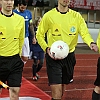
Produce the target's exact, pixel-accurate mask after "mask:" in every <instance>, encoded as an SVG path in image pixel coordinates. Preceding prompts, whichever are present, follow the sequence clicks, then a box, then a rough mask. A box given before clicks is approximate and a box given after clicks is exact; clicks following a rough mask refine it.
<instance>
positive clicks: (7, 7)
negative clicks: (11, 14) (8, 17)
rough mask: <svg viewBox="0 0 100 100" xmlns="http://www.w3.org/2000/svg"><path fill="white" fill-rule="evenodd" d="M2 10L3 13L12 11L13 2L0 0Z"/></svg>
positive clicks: (12, 0) (11, 0)
mask: <svg viewBox="0 0 100 100" xmlns="http://www.w3.org/2000/svg"><path fill="white" fill-rule="evenodd" d="M0 3H1V5H2V9H3V10H5V11H12V9H13V5H14V0H1V2H0Z"/></svg>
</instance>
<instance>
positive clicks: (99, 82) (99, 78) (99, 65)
mask: <svg viewBox="0 0 100 100" xmlns="http://www.w3.org/2000/svg"><path fill="white" fill-rule="evenodd" d="M94 85H96V86H100V57H99V58H98V61H97V77H96V80H95V82H94Z"/></svg>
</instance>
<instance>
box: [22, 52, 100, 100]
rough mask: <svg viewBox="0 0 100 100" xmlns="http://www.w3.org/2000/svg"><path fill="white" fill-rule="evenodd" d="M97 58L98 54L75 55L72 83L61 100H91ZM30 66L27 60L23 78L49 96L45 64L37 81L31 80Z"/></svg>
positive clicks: (30, 62) (30, 61)
mask: <svg viewBox="0 0 100 100" xmlns="http://www.w3.org/2000/svg"><path fill="white" fill-rule="evenodd" d="M98 57H99V54H76V60H77V63H76V66H75V69H74V82H73V83H71V84H69V85H67V86H66V91H65V94H64V96H63V99H62V100H91V95H92V91H93V88H94V85H93V83H94V81H95V78H96V65H97V59H98ZM31 66H32V60H29V61H28V62H27V64H26V65H25V67H24V71H23V77H24V78H26V79H27V80H29V81H30V82H31V83H32V84H34V85H35V86H37V87H38V88H40V89H41V90H42V91H44V92H45V93H47V94H48V95H50V96H51V91H50V87H49V86H48V79H47V74H46V66H45V62H44V66H43V68H42V69H41V71H40V76H41V78H40V79H39V80H37V81H33V80H32V67H31Z"/></svg>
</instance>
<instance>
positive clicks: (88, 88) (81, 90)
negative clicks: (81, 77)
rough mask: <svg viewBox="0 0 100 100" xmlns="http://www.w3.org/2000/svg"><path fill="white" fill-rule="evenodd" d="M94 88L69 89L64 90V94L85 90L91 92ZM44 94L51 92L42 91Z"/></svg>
mask: <svg viewBox="0 0 100 100" xmlns="http://www.w3.org/2000/svg"><path fill="white" fill-rule="evenodd" d="M93 89H94V88H86V89H76V88H75V89H69V90H65V92H67V91H87V90H93ZM44 92H46V93H50V92H51V91H44Z"/></svg>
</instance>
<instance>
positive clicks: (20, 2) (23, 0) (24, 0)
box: [18, 0, 27, 6]
mask: <svg viewBox="0 0 100 100" xmlns="http://www.w3.org/2000/svg"><path fill="white" fill-rule="evenodd" d="M18 4H19V5H21V4H22V5H25V6H26V5H27V2H26V0H18Z"/></svg>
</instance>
